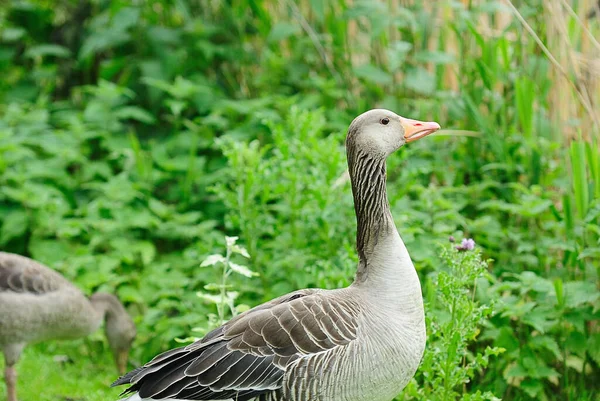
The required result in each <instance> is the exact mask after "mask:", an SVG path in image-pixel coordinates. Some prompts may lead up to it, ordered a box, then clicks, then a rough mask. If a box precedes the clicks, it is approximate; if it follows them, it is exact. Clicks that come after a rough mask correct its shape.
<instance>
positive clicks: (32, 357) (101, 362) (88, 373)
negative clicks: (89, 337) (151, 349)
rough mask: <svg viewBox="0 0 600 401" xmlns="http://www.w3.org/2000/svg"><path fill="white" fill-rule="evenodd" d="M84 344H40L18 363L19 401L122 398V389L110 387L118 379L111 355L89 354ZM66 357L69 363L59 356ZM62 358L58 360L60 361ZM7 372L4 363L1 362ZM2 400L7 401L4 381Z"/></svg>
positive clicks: (91, 400) (98, 400)
mask: <svg viewBox="0 0 600 401" xmlns="http://www.w3.org/2000/svg"><path fill="white" fill-rule="evenodd" d="M87 349H88V347H86V346H85V345H84V344H83V341H75V342H60V343H58V342H57V343H47V344H36V345H32V346H29V347H27V348H26V349H25V351H24V352H23V355H22V356H21V360H20V361H19V363H18V364H17V372H18V375H19V376H18V381H19V384H18V388H17V396H18V398H19V401H106V400H117V399H119V393H120V392H121V391H122V389H118V388H110V387H109V386H110V384H111V383H112V382H113V381H114V380H115V379H116V378H117V377H118V375H117V372H116V369H115V367H114V365H113V364H112V360H111V358H112V357H111V355H110V353H108V352H104V353H95V354H94V355H93V356H90V355H86V350H87ZM62 355H66V356H67V357H68V361H67V362H58V361H56V360H55V356H62ZM57 359H58V358H57ZM0 366H1V368H2V371H4V361H3V360H2V362H0ZM0 383H1V386H0V399H6V384H5V383H4V378H2V380H1V382H0Z"/></svg>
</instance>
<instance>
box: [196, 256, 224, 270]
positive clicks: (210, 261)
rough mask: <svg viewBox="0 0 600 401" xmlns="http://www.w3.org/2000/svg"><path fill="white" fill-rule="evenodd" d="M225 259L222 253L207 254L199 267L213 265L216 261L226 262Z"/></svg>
mask: <svg viewBox="0 0 600 401" xmlns="http://www.w3.org/2000/svg"><path fill="white" fill-rule="evenodd" d="M226 262H227V259H225V258H224V257H223V256H222V255H218V254H215V255H208V256H207V257H206V259H204V261H203V262H202V263H201V264H200V267H206V266H214V265H216V264H217V263H226Z"/></svg>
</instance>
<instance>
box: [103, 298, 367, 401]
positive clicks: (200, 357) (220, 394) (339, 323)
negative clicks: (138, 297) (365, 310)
mask: <svg viewBox="0 0 600 401" xmlns="http://www.w3.org/2000/svg"><path fill="white" fill-rule="evenodd" d="M357 307H358V306H357V305H355V304H351V303H350V301H341V300H339V299H334V298H332V297H331V296H327V294H326V292H324V291H323V292H322V291H320V290H301V291H298V292H294V293H291V294H288V295H286V296H283V297H281V298H278V299H275V300H273V301H271V302H268V303H266V304H263V305H260V306H258V307H256V308H254V309H251V310H249V311H248V312H246V313H244V314H242V315H239V316H237V317H236V318H234V319H232V320H231V321H230V322H228V323H227V324H225V325H223V326H221V327H219V328H217V329H215V330H214V331H212V332H211V333H209V334H208V335H207V336H206V337H205V338H203V339H202V340H200V341H198V342H196V343H193V344H190V345H188V346H187V347H182V348H177V349H174V350H171V351H167V352H165V353H163V354H161V355H159V356H157V357H156V358H154V359H153V360H152V361H150V362H149V363H147V364H146V365H144V366H143V367H141V368H138V369H136V370H134V371H132V372H130V373H128V374H126V375H125V376H123V377H122V378H120V379H119V380H117V381H116V382H115V383H114V384H113V385H120V384H132V386H131V387H130V388H128V389H127V390H126V391H125V393H133V392H136V391H137V392H138V393H139V396H140V397H141V398H142V399H143V398H153V399H157V400H159V399H168V398H176V399H185V400H220V399H229V398H233V399H235V400H238V401H244V400H250V399H252V398H255V397H257V396H260V395H261V394H266V393H270V392H273V391H277V390H279V389H280V388H281V386H282V381H283V377H284V375H285V373H286V369H287V367H288V366H289V365H290V364H291V363H292V362H293V361H295V360H298V359H302V358H308V357H311V356H314V355H317V354H320V353H323V354H325V353H327V351H330V350H333V349H335V348H338V347H341V346H344V345H347V344H348V343H350V342H351V341H353V340H354V339H355V338H356V334H357V329H358V327H357V322H356V319H355V316H356V311H357V309H356V308H357Z"/></svg>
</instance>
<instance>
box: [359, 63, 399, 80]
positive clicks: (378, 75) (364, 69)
mask: <svg viewBox="0 0 600 401" xmlns="http://www.w3.org/2000/svg"><path fill="white" fill-rule="evenodd" d="M354 74H355V75H356V76H357V77H359V78H363V79H366V80H368V81H371V82H373V83H376V84H391V83H392V76H391V75H390V74H388V73H387V72H385V71H384V70H382V69H381V68H379V67H376V66H374V65H373V64H363V65H361V66H358V67H355V68H354Z"/></svg>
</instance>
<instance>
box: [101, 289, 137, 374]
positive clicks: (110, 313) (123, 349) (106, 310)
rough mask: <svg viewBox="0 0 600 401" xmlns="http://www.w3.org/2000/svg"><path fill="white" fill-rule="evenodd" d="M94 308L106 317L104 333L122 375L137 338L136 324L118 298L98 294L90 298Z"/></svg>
mask: <svg viewBox="0 0 600 401" xmlns="http://www.w3.org/2000/svg"><path fill="white" fill-rule="evenodd" d="M90 301H91V303H92V305H93V306H94V308H95V309H96V310H97V311H98V312H99V313H101V314H102V315H103V317H104V333H105V334H106V339H107V340H108V345H109V347H110V349H111V351H112V353H113V356H114V358H115V363H116V365H117V370H118V371H119V373H120V374H123V373H125V371H126V369H127V359H128V357H129V350H130V349H131V345H132V343H133V340H134V339H135V336H136V333H137V331H136V328H135V323H134V322H133V320H132V319H131V317H130V316H129V314H128V313H127V311H126V310H125V307H124V306H123V304H122V303H121V301H119V299H118V298H117V297H115V296H114V295H112V294H107V293H103V292H97V293H95V294H93V295H92V296H91V297H90Z"/></svg>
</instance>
